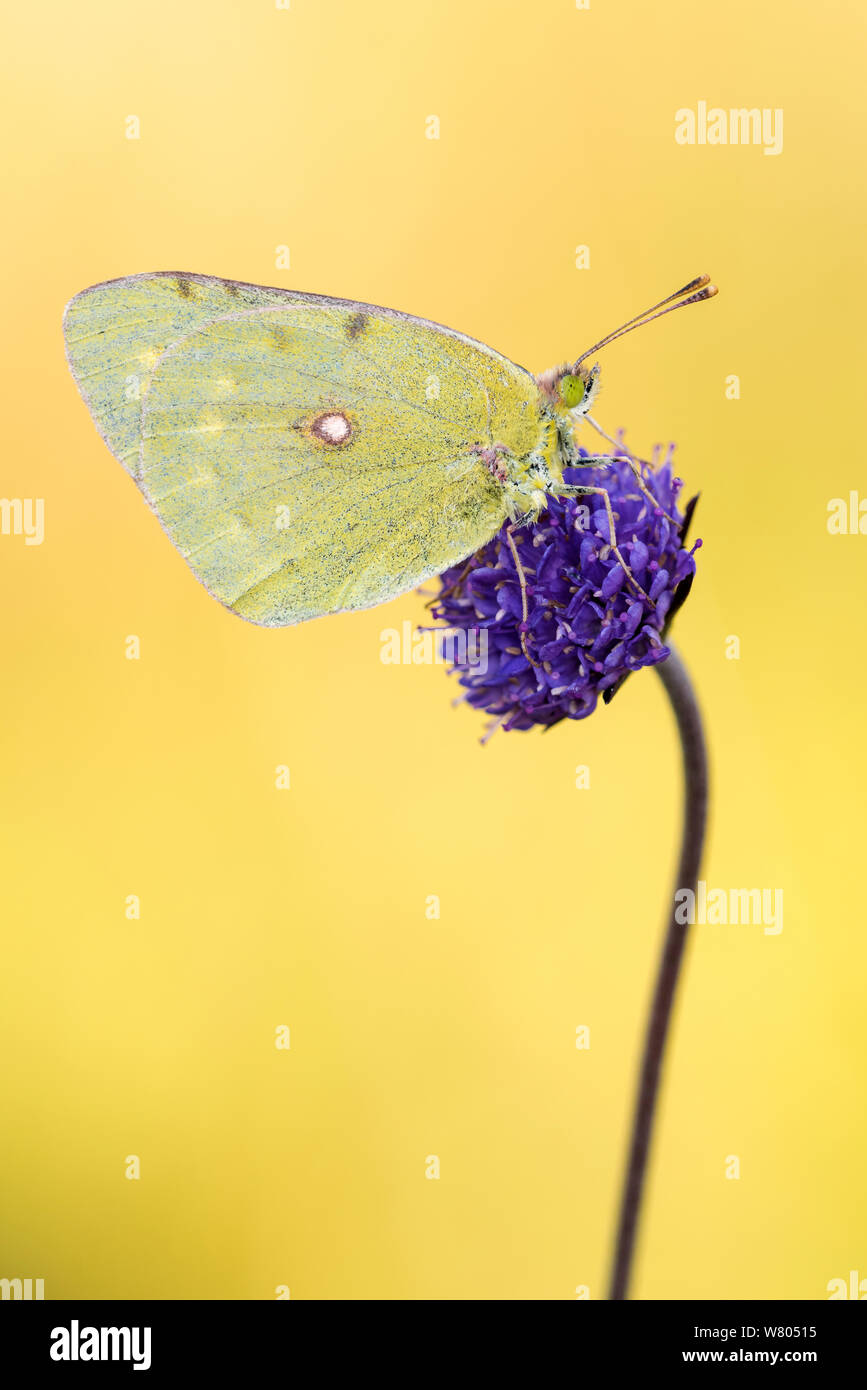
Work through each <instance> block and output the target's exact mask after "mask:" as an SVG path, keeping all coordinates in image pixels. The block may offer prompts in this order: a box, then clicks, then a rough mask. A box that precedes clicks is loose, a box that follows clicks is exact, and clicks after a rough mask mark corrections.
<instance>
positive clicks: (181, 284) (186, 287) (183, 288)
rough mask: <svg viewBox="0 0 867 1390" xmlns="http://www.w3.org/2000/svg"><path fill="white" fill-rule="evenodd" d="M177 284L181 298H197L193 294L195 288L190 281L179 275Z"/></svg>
mask: <svg viewBox="0 0 867 1390" xmlns="http://www.w3.org/2000/svg"><path fill="white" fill-rule="evenodd" d="M175 284H176V285H177V287H178V294H179V295H180V296H181V299H193V298H195V296H194V294H193V286H192V284H191V282H190V281H189V280H184V279H183V277H182V276H180V275H179V276H178V278H177V280H176V281H175Z"/></svg>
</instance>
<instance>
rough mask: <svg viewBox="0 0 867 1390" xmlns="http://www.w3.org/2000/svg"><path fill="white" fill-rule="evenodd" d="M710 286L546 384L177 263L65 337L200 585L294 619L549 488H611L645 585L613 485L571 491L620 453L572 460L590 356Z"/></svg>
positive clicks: (526, 516)
mask: <svg viewBox="0 0 867 1390" xmlns="http://www.w3.org/2000/svg"><path fill="white" fill-rule="evenodd" d="M713 294H716V288H715V286H713V285H710V284H709V277H708V276H706V275H703V276H699V277H698V278H697V279H694V280H692V281H690V283H689V284H687V285H684V286H683V287H682V289H680V290H678V291H676V293H675V294H673V295H669V296H667V298H666V299H663V300H661V301H660V302H659V303H658V304H655V305H653V306H652V307H651V309H648V310H646V311H645V312H644V313H643V314H639V315H636V316H635V318H633V319H630V320H629V321H628V322H627V323H625V324H622V325H621V326H620V328H618V329H616V330H614V332H613V333H610V334H608V335H607V336H606V337H604V338H602V339H600V340H599V342H597V343H595V344H594V345H593V347H592V348H589V349H588V350H587V352H585V353H583V354H582V355H581V357H579V358H578V359H577V361H575V362H573V363H571V364H570V363H566V364H564V365H562V366H560V367H556V368H553V369H552V370H550V371H548V372H544V373H542V374H541V375H539V376H534V375H533V374H532V373H531V372H528V371H526V370H525V369H524V368H523V367H519V366H516V365H515V363H513V362H511V361H509V359H508V358H506V357H503V356H502V355H501V354H500V353H498V352H496V351H494V349H493V348H489V347H486V346H485V345H484V344H483V343H480V342H476V341H475V340H474V339H472V338H469V337H467V336H466V335H465V334H463V333H458V332H455V331H454V330H452V329H449V328H444V327H442V326H441V325H440V324H437V323H432V322H429V321H428V320H427V319H423V318H415V317H413V316H412V315H410V314H404V313H399V312H397V311H396V310H393V309H383V308H378V307H376V306H374V305H370V304H361V303H356V302H354V301H352V300H345V299H332V298H328V297H326V296H323V295H312V294H301V293H295V292H293V291H288V290H283V289H267V288H265V287H263V286H260V285H251V284H243V283H240V282H237V281H233V280H222V279H219V278H217V277H214V276H208V275H195V274H186V273H181V272H168V271H166V272H159V273H155V274H145V275H131V276H127V277H126V278H124V279H120V280H110V281H108V282H106V283H104V284H99V285H93V286H92V287H91V288H89V289H86V290H82V292H81V293H80V294H77V295H76V296H75V297H74V298H73V299H72V300H71V301H70V303H69V304H68V305H67V307H66V311H65V314H64V336H65V341H66V352H67V360H68V362H69V367H70V370H71V372H72V375H73V377H74V379H75V382H76V384H77V386H78V389H79V391H80V392H81V395H82V397H83V398H84V401H85V403H86V405H87V407H88V409H89V410H90V413H91V415H92V416H93V419H94V421H95V423H96V426H97V428H98V430H99V432H100V434H101V435H102V438H103V439H104V441H105V443H106V444H107V445H108V447H109V449H110V450H111V452H112V453H113V454H114V455H115V457H116V458H117V459H118V460H119V461H120V463H122V464H123V466H124V468H125V469H126V470H127V472H128V473H130V474H131V476H132V477H133V479H134V480H135V482H136V484H137V485H138V487H139V489H140V490H141V492H142V494H143V496H144V498H145V500H146V501H147V503H148V505H149V506H150V507H151V509H152V510H153V511H154V512H155V514H156V516H157V517H158V519H159V521H160V523H161V525H162V527H163V529H164V530H165V531H166V533H167V535H168V536H169V538H170V539H171V541H172V542H173V543H174V545H175V546H176V547H177V549H178V550H179V551H180V553H181V555H182V556H183V558H184V559H185V560H186V562H187V564H188V565H189V567H190V569H191V570H192V571H193V573H194V575H195V576H196V577H197V579H199V580H200V581H201V583H202V584H204V586H205V587H206V588H207V589H208V591H209V592H210V593H211V594H213V595H214V597H215V598H217V599H218V600H219V601H220V602H221V603H222V604H224V605H225V606H226V607H227V608H229V609H230V610H231V611H232V612H233V613H237V614H239V615H240V616H241V617H242V618H246V619H248V620H249V621H251V622H254V623H260V624H263V625H266V626H282V625H287V624H292V623H299V622H303V621H305V620H307V619H310V618H317V617H321V616H323V615H325V614H329V613H340V612H344V611H346V610H349V609H360V608H368V607H371V606H372V605H374V604H379V603H383V602H385V601H386V600H388V599H391V598H394V597H396V596H397V595H398V594H402V593H405V592H406V591H407V590H410V589H414V588H416V587H417V586H419V585H420V584H422V583H423V582H424V581H425V580H427V579H430V578H431V577H432V576H434V575H436V574H439V573H441V572H442V571H443V570H446V569H449V568H450V567H451V566H453V565H455V564H457V563H459V562H460V561H462V560H464V559H466V558H467V557H468V556H470V555H472V554H474V553H475V552H476V551H477V550H478V549H479V548H480V547H481V546H483V545H484V544H485V543H486V542H487V541H489V540H490V539H491V538H492V536H494V535H495V534H496V533H497V531H498V530H499V529H500V528H501V527H502V526H503V525H504V523H506V522H508V523H510V525H511V527H514V526H517V525H523V524H527V523H528V522H532V521H533V520H534V519H536V518H537V517H538V516H539V515H540V514H541V513H542V512H543V511H544V509H545V506H546V498H547V496H549V495H550V496H555V497H564V496H575V495H581V494H590V493H597V494H600V500H601V502H602V504H603V506H604V507H605V508H606V509H607V513H608V520H609V529H610V536H609V538H608V540H609V543H610V544H611V545H612V546H613V547H614V548H615V551H616V553H617V556H618V559H620V561H621V563H622V564H623V567H624V570H625V571H626V574H627V576H628V577H629V578H630V579H631V575H630V572H629V568H628V565H627V564H626V561H625V559H624V558H623V557H622V555H621V554H620V551H619V550H618V549H617V537H616V529H615V519H614V517H613V515H612V513H611V507H610V502H609V499H608V493H607V490H606V489H605V488H603V487H600V486H591V485H586V486H584V485H578V484H567V483H566V482H564V478H563V473H564V469H567V468H575V467H589V466H594V467H598V466H600V465H604V464H605V463H610V458H611V456H610V455H595V456H592V457H590V458H588V457H586V456H579V454H578V445H577V443H576V437H575V431H576V426H577V425H578V423H579V422H580V421H581V420H582V419H584V418H588V417H589V418H590V419H591V421H592V417H591V416H590V415H589V412H590V409H591V407H592V405H593V402H594V400H595V398H596V395H597V392H598V389H599V366H598V364H596V365H594V366H592V367H588V366H586V365H585V362H586V359H587V357H588V356H590V355H591V354H592V353H594V352H596V351H597V350H598V349H599V348H601V347H604V346H606V345H607V344H608V343H610V342H613V341H614V339H615V338H617V337H619V336H621V334H623V333H625V332H629V331H631V329H632V328H635V327H638V326H639V325H641V324H643V323H646V322H649V320H650V319H651V318H657V317H660V316H661V314H663V313H668V312H670V310H671V309H675V308H681V307H683V306H684V305H685V304H689V303H695V302H698V301H699V300H702V299H707V298H710V296H711V295H713ZM665 306H668V307H665ZM594 423H595V422H594ZM597 428H598V426H597ZM601 433H604V431H601ZM635 473H636V479H637V485H638V486H639V488H640V489H641V490H642V491H643V492H644V494H645V496H646V497H647V498H648V499H649V502H650V503H652V504H653V505H656V504H655V502H654V500H653V498H652V496H651V495H650V493H649V492H648V491H647V489H646V487H645V485H644V482H643V480H642V476H641V472H640V470H639V468H638V466H637V465H635Z"/></svg>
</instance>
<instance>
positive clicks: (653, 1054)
mask: <svg viewBox="0 0 867 1390" xmlns="http://www.w3.org/2000/svg"><path fill="white" fill-rule="evenodd" d="M656 670H657V671H658V672H659V675H660V677H661V679H662V683H663V685H664V686H665V690H666V694H667V695H668V698H669V699H670V701H671V704H672V708H673V710H674V716H675V719H676V720H677V731H678V734H679V735H680V742H681V748H682V751H683V770H684V781H685V808H684V826H683V841H682V844H681V850H680V864H679V865H678V870H677V878H676V879H675V886H674V891H673V892H672V896H671V909H670V915H669V919H668V927H667V930H666V934H665V942H664V944H663V948H662V958H661V960H660V962H659V971H658V973H657V977H656V988H655V990H654V993H653V1002H652V1003H651V1006H650V1017H649V1018H648V1022H647V1032H646V1034H645V1039H644V1055H643V1057H642V1060H641V1073H640V1076H639V1081H638V1093H637V1096H636V1101H635V1113H634V1116H633V1120H632V1138H631V1140H630V1144H629V1159H628V1162H627V1165H626V1176H625V1179H624V1183H623V1194H622V1197H621V1201H620V1220H619V1224H618V1229H617V1244H616V1246H615V1250H614V1264H613V1267H612V1272H611V1287H610V1290H609V1294H608V1297H609V1298H612V1299H625V1298H626V1297H627V1296H628V1295H627V1290H628V1288H629V1276H630V1272H631V1267H632V1257H633V1253H634V1250H635V1236H636V1231H637V1229H638V1215H639V1211H640V1208H641V1197H642V1192H643V1188H644V1177H645V1172H646V1169H647V1157H648V1152H649V1149H650V1138H651V1132H652V1129H653V1118H654V1110H655V1108H656V1099H657V1095H658V1092H659V1077H660V1070H661V1066H662V1056H663V1053H664V1051H665V1043H666V1038H667V1036H668V1028H669V1023H670V1022H671V1011H672V1005H673V1003H674V995H675V990H676V988H677V981H678V975H679V973H680V966H681V962H682V960H683V952H684V947H685V945H686V933H687V930H688V928H687V927H685V926H681V925H680V923H678V922H676V921H675V917H674V908H675V897H674V895H675V893H676V892H677V891H678V890H679V889H683V888H690V889H692V891H693V892H695V888H696V881H697V879H698V870H699V863H700V861H701V852H702V846H703V844H704V831H705V822H706V820H707V788H708V774H707V750H706V748H705V742H704V733H703V730H702V723H701V714H700V712H699V708H698V704H697V702H696V698H695V693H694V691H693V688H692V683H691V681H690V679H689V676H688V675H687V671H686V667H685V666H684V664H683V662H682V661H681V659H680V657H679V656H678V654H677V652H676V651H675V650H674V649H673V648H672V652H671V655H670V656H669V657H668V658H667V660H666V661H663V662H661V663H660V665H659V666H657V667H656Z"/></svg>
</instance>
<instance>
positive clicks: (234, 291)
mask: <svg viewBox="0 0 867 1390" xmlns="http://www.w3.org/2000/svg"><path fill="white" fill-rule="evenodd" d="M223 283H224V284H225V286H226V294H228V295H230V296H231V298H232V299H237V298H238V286H237V285H236V284H235V282H234V280H224V282H223Z"/></svg>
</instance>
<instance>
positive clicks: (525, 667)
mask: <svg viewBox="0 0 867 1390" xmlns="http://www.w3.org/2000/svg"><path fill="white" fill-rule="evenodd" d="M619 452H620V453H621V454H623V453H625V452H626V450H625V448H624V446H622V445H620V446H619ZM581 454H582V456H584V457H586V456H587V451H586V450H584V449H582V450H581ZM642 476H643V478H644V483H645V486H646V488H647V490H648V492H650V493H651V495H652V496H653V497H654V498H655V499H656V500H657V502H658V504H659V506H658V508H653V507H651V505H650V503H649V501H648V500H647V498H646V497H644V496H643V495H642V493H641V492H640V491H639V488H638V486H637V484H636V479H635V474H634V472H633V471H632V469H631V467H630V466H629V463H628V462H627V461H626V460H625V459H622V460H621V459H618V460H616V461H615V462H613V463H612V464H610V465H609V466H608V467H601V468H580V469H579V468H575V469H567V470H566V471H565V473H564V479H565V481H566V482H567V483H578V484H589V485H591V486H594V487H595V486H602V487H604V488H606V489H607V491H608V495H609V497H610V499H611V507H612V511H613V513H614V518H615V526H616V534H617V544H618V549H619V550H620V552H621V554H622V555H623V557H624V558H625V560H626V563H627V565H628V566H629V569H630V570H631V572H632V577H633V580H634V581H635V582H634V583H630V581H629V578H628V577H627V575H626V573H625V571H624V569H623V566H622V565H621V564H620V561H619V560H618V558H617V556H616V555H615V554H614V551H613V550H612V548H611V545H610V535H609V529H608V517H607V513H606V509H605V506H604V502H603V499H602V498H601V497H600V496H599V495H598V494H597V495H593V494H590V495H587V496H581V497H568V498H556V497H551V496H549V497H548V507H547V511H545V512H543V513H542V514H541V515H540V517H539V519H538V520H537V521H536V522H534V523H533V524H531V525H527V526H523V527H521V528H520V529H514V530H513V532H512V535H511V541H512V543H513V544H514V546H515V548H516V550H517V553H518V557H519V559H520V564H521V569H522V570H523V572H524V577H525V584H526V603H527V618H526V622H524V620H523V611H524V610H523V601H524V600H523V597H522V592H521V583H520V578H519V574H518V570H517V569H516V566H515V559H514V555H513V553H512V547H511V545H510V544H509V539H510V538H509V535H508V531H509V526H508V523H507V524H506V525H504V526H503V527H501V529H500V530H499V531H498V532H497V534H496V535H495V536H494V538H493V539H492V540H491V541H489V542H488V543H487V545H485V546H483V547H482V549H481V550H479V551H477V553H476V554H475V555H472V556H471V557H470V559H469V560H465V561H463V562H462V563H461V564H459V565H455V566H453V567H452V568H451V569H449V570H446V571H445V573H444V574H442V575H441V576H440V585H441V588H440V592H439V594H438V595H437V597H436V599H435V600H434V603H433V605H432V608H433V613H434V616H435V617H436V618H438V619H439V620H440V621H442V622H444V623H446V624H447V625H448V627H449V628H450V629H451V630H452V631H453V632H455V633H456V635H457V636H460V634H461V632H462V631H463V633H464V635H465V637H466V640H464V641H463V642H460V641H456V640H453V641H451V642H450V643H449V644H447V647H446V649H447V651H450V660H451V661H452V665H453V667H454V669H455V670H456V671H458V672H459V680H460V684H461V685H462V686H463V687H464V689H465V690H466V695H465V696H464V698H465V699H466V700H467V701H468V702H469V703H470V704H471V705H475V706H476V707H477V708H478V709H483V710H486V711H487V712H488V713H489V714H490V715H492V716H493V718H494V727H502V728H504V729H529V728H532V726H533V725H534V724H543V725H551V724H557V723H559V721H560V720H561V719H584V718H586V716H587V715H588V714H592V713H593V710H594V709H595V708H596V703H597V701H598V699H599V696H600V695H602V697H603V699H604V700H605V701H606V702H607V701H608V700H610V699H611V697H612V696H613V694H614V692H615V690H616V689H617V688H618V687H619V686H620V684H621V683H622V681H623V680H625V678H626V676H628V675H629V673H630V672H631V671H637V670H639V669H640V668H641V667H642V666H653V665H655V664H656V663H657V662H659V661H664V660H665V658H666V657H667V656H668V655H669V648H668V647H667V646H666V645H665V641H664V637H665V632H666V630H667V627H668V623H669V622H670V620H671V618H672V617H673V615H674V612H675V611H676V609H677V608H679V607H680V605H681V603H682V602H683V600H684V598H685V597H686V595H687V593H688V592H689V588H690V585H691V584H692V577H693V575H694V573H695V560H694V559H693V555H694V552H695V551H696V550H697V549H698V547H699V545H700V544H701V541H696V543H695V545H694V546H693V547H692V549H691V550H687V549H685V547H684V541H685V539H686V530H687V527H688V524H689V521H690V519H691V516H692V509H693V506H694V502H695V499H693V501H692V502H691V503H689V504H688V506H687V507H686V510H685V513H684V514H681V513H680V512H679V511H678V510H677V497H678V493H679V492H680V489H681V486H682V484H681V481H680V479H679V478H674V477H673V476H672V469H671V450H669V454H668V456H667V457H666V459H665V461H664V462H663V464H662V466H661V467H658V468H650V467H647V466H645V467H643V468H642ZM666 512H667V513H668V514H669V516H671V517H673V518H675V520H676V523H677V524H676V525H675V524H673V522H672V521H670V520H669V519H668V517H666V516H665V515H664V513H666ZM639 590H640V591H639ZM470 632H472V634H473V637H472V640H470V639H469V634H470ZM522 637H523V641H522ZM480 651H481V653H482V655H483V658H484V659H483V660H480V659H479V653H480ZM525 651H526V653H528V654H529V658H530V659H528V656H527V655H526V654H525Z"/></svg>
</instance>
